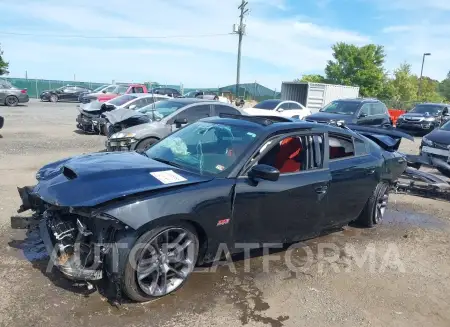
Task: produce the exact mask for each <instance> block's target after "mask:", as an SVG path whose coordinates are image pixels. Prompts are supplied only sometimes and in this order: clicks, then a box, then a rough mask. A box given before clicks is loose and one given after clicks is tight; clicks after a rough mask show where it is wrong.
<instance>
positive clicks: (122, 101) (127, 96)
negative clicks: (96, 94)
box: [108, 94, 137, 106]
mask: <svg viewBox="0 0 450 327" xmlns="http://www.w3.org/2000/svg"><path fill="white" fill-rule="evenodd" d="M136 98H137V97H136V96H135V95H131V94H125V95H121V96H120V97H117V98H114V99H112V100H109V101H108V103H109V104H113V105H115V106H121V105H123V104H125V103H127V102H129V101H131V100H134V99H136Z"/></svg>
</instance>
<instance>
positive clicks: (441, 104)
mask: <svg viewBox="0 0 450 327" xmlns="http://www.w3.org/2000/svg"><path fill="white" fill-rule="evenodd" d="M416 105H421V106H440V107H446V106H448V104H446V103H433V102H424V103H417V104H416Z"/></svg>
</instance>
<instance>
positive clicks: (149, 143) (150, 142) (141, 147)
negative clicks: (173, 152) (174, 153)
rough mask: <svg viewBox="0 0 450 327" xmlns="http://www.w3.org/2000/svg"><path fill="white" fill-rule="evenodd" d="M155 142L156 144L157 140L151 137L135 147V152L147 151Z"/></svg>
mask: <svg viewBox="0 0 450 327" xmlns="http://www.w3.org/2000/svg"><path fill="white" fill-rule="evenodd" d="M156 142H158V139H155V138H153V137H150V138H148V139H144V140H142V141H141V142H139V143H138V144H137V145H136V150H137V151H147V150H148V149H150V147H151V146H152V145H153V144H155V143H156Z"/></svg>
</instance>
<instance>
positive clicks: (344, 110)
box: [320, 101, 360, 115]
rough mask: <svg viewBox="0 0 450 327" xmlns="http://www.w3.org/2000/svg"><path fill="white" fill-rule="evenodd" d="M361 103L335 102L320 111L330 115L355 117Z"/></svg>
mask: <svg viewBox="0 0 450 327" xmlns="http://www.w3.org/2000/svg"><path fill="white" fill-rule="evenodd" d="M359 105H360V103H359V102H353V101H333V102H330V103H329V104H327V105H326V106H325V107H323V108H322V109H321V110H320V111H321V112H326V113H329V114H341V115H353V114H355V112H356V110H358V107H359Z"/></svg>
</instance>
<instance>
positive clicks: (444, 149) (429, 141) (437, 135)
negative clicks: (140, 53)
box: [420, 121, 450, 177]
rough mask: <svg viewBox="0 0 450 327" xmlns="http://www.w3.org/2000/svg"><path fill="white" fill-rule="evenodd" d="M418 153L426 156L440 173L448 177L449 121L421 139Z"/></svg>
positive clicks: (449, 162) (449, 155)
mask: <svg viewBox="0 0 450 327" xmlns="http://www.w3.org/2000/svg"><path fill="white" fill-rule="evenodd" d="M420 152H421V154H422V155H425V156H428V157H429V158H430V159H431V162H432V163H433V165H434V166H435V167H436V168H437V169H438V170H439V171H440V172H442V173H443V174H444V175H446V176H449V177H450V121H448V122H446V123H445V124H444V125H442V126H441V127H439V128H436V129H434V130H433V131H432V132H431V133H429V134H427V135H425V136H424V137H423V138H422V144H421V146H420Z"/></svg>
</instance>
